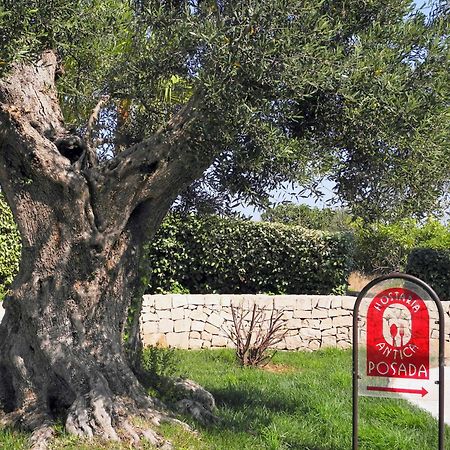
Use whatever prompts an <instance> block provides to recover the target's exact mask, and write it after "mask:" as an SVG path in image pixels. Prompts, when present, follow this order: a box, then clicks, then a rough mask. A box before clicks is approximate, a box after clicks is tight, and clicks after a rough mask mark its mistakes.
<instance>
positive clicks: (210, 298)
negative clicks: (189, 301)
mask: <svg viewBox="0 0 450 450" xmlns="http://www.w3.org/2000/svg"><path fill="white" fill-rule="evenodd" d="M203 305H209V306H211V305H217V306H218V305H220V296H219V295H216V294H213V295H211V294H210V295H205V300H204V303H203Z"/></svg>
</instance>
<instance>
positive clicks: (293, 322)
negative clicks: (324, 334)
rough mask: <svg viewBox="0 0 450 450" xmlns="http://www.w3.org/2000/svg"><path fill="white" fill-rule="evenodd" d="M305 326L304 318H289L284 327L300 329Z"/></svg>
mask: <svg viewBox="0 0 450 450" xmlns="http://www.w3.org/2000/svg"><path fill="white" fill-rule="evenodd" d="M302 326H303V320H302V319H289V320H288V321H287V322H286V323H285V324H284V327H283V328H285V329H288V330H296V329H299V328H301V327H302Z"/></svg>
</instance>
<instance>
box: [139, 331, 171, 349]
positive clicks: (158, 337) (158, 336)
mask: <svg viewBox="0 0 450 450" xmlns="http://www.w3.org/2000/svg"><path fill="white" fill-rule="evenodd" d="M148 345H152V346H156V347H167V339H166V335H165V334H164V333H154V334H145V335H144V346H148Z"/></svg>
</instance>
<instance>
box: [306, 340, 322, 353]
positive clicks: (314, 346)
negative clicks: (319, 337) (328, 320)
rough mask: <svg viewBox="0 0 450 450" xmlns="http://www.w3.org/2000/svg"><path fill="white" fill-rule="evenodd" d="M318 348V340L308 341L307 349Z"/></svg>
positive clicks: (313, 349)
mask: <svg viewBox="0 0 450 450" xmlns="http://www.w3.org/2000/svg"><path fill="white" fill-rule="evenodd" d="M319 348H320V341H310V342H309V344H308V349H309V350H312V351H315V350H319Z"/></svg>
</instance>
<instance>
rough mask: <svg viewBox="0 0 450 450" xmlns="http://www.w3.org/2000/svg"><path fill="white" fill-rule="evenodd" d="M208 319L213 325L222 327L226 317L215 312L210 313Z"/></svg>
mask: <svg viewBox="0 0 450 450" xmlns="http://www.w3.org/2000/svg"><path fill="white" fill-rule="evenodd" d="M206 321H207V322H208V323H210V324H211V325H214V326H215V327H218V328H220V327H221V325H222V324H223V321H224V319H223V318H222V317H221V316H220V315H219V314H217V313H215V312H213V313H211V314H210V315H209V317H208V318H207V319H206Z"/></svg>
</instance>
